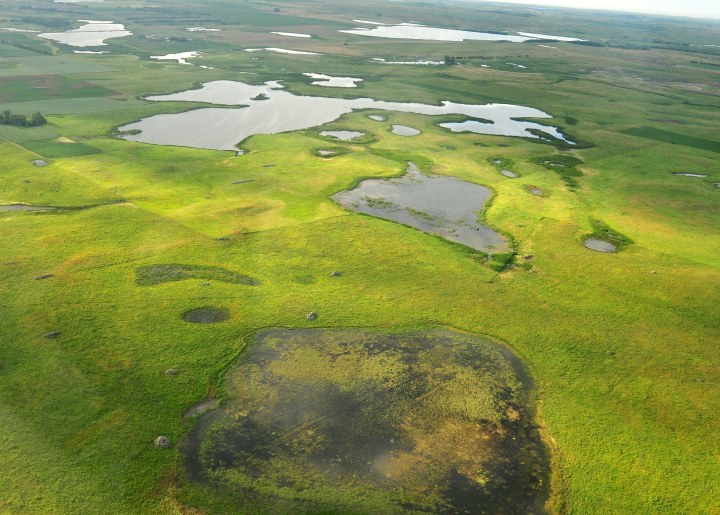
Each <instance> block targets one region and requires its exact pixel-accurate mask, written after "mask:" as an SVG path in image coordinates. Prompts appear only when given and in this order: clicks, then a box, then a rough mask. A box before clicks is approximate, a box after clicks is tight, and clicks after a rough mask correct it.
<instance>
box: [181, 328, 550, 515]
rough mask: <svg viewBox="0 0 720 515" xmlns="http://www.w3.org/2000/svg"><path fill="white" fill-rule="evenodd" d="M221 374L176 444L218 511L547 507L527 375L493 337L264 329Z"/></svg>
mask: <svg viewBox="0 0 720 515" xmlns="http://www.w3.org/2000/svg"><path fill="white" fill-rule="evenodd" d="M224 384H225V389H226V393H227V397H226V399H227V401H226V403H225V404H224V405H223V406H222V407H221V408H220V409H217V410H215V411H212V412H209V413H206V414H205V415H204V416H203V417H202V418H201V419H200V422H199V423H198V424H197V425H196V427H195V429H194V430H193V432H192V433H191V434H190V436H189V438H188V440H187V441H186V442H185V443H184V445H182V447H181V449H182V453H183V456H184V460H185V465H186V470H187V473H188V476H189V480H190V485H192V484H197V483H201V486H200V488H201V489H202V491H203V495H202V496H201V498H208V497H209V496H211V497H212V498H213V499H214V500H215V501H218V504H217V505H218V506H220V505H222V506H224V507H225V509H226V510H230V511H234V512H238V513H239V512H242V513H270V512H273V513H383V514H385V513H387V514H391V513H408V512H410V513H421V512H424V513H541V512H543V502H544V501H545V499H546V498H547V494H548V484H549V481H548V478H549V473H548V459H547V455H548V453H547V450H546V448H545V447H544V446H543V444H542V442H541V439H540V435H539V431H538V428H537V425H536V423H535V422H534V409H533V407H532V405H531V404H530V401H529V392H530V391H531V389H532V381H531V379H530V377H529V375H528V374H527V372H526V369H525V367H524V366H523V364H522V363H521V362H520V360H519V359H518V358H517V357H516V356H515V355H514V354H513V353H512V352H511V351H510V350H509V349H508V348H506V347H504V346H503V345H501V344H498V343H496V342H493V341H491V340H489V339H486V338H483V337H480V336H477V335H471V334H467V333H461V332H458V331H452V330H448V329H435V330H425V331H414V332H402V331H395V332H393V333H384V332H379V331H374V330H359V329H352V330H342V329H334V330H316V329H308V330H290V329H270V330H265V331H262V332H261V333H259V335H258V336H257V337H256V339H255V341H254V342H253V343H252V344H251V345H250V346H249V347H248V348H247V350H246V351H245V352H244V354H243V356H242V357H241V359H240V362H239V364H238V365H237V366H236V367H235V368H234V369H232V370H231V371H230V372H229V374H228V376H227V378H226V381H225V383H224ZM200 508H201V507H200Z"/></svg>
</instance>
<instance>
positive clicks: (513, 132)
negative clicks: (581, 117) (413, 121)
mask: <svg viewBox="0 0 720 515" xmlns="http://www.w3.org/2000/svg"><path fill="white" fill-rule="evenodd" d="M146 100H151V101H156V102H204V103H208V104H217V105H222V106H225V107H208V108H200V109H193V110H190V111H185V112H181V113H175V114H158V115H154V116H150V117H148V118H144V119H142V120H140V121H138V122H134V123H130V124H127V125H124V126H122V127H119V128H118V130H119V131H120V132H121V137H122V138H124V139H126V140H128V141H139V142H142V143H152V144H156V145H174V146H181V147H193V148H205V149H215V150H233V151H235V150H237V147H236V145H237V144H238V143H240V142H241V141H243V140H245V139H246V138H249V137H250V136H254V135H255V134H276V133H280V132H288V131H296V130H301V129H309V128H311V127H317V126H320V125H323V124H326V123H329V122H333V121H335V120H337V119H338V118H340V117H341V116H342V115H344V114H348V113H351V112H353V111H355V110H360V109H375V110H379V111H394V112H402V113H415V114H423V115H429V116H443V115H450V114H461V115H465V116H467V117H469V118H479V119H483V120H488V122H489V123H480V122H479V121H476V120H471V121H472V122H474V123H469V122H463V123H462V124H452V123H448V124H440V125H441V126H444V127H445V126H446V127H447V128H449V129H450V130H452V131H453V132H474V133H477V134H490V135H496V136H516V137H522V138H535V139H538V136H537V135H536V134H533V132H535V131H542V132H543V133H546V134H548V135H550V136H552V137H554V138H557V139H562V140H565V138H564V136H563V135H562V133H561V132H560V131H559V130H558V129H557V128H556V127H552V126H548V125H542V124H539V123H536V122H531V121H527V120H526V119H527V118H550V115H548V114H547V113H544V112H542V111H540V110H538V109H533V108H531V107H523V106H517V105H511V104H484V105H474V104H457V103H454V102H449V101H443V102H442V103H441V104H440V105H430V104H419V103H409V102H408V103H405V102H386V101H382V100H373V99H372V98H355V99H344V98H328V97H319V96H306V95H295V94H293V93H290V92H289V91H286V90H284V89H283V86H282V85H281V84H279V83H278V82H277V81H269V82H266V83H265V84H261V85H250V84H245V83H242V82H236V81H228V80H221V81H212V82H206V83H205V84H203V85H202V86H201V87H200V88H199V89H192V90H187V91H182V92H179V93H173V94H169V95H153V96H149V97H146ZM226 106H244V107H234V108H233V107H226ZM532 129H534V130H533V131H532V132H529V131H530V130H532ZM137 131H140V132H137ZM123 132H124V134H122V133H123Z"/></svg>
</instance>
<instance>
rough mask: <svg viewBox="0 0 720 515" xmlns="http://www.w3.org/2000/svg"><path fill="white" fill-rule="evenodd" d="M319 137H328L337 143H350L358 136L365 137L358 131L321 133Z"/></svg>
mask: <svg viewBox="0 0 720 515" xmlns="http://www.w3.org/2000/svg"><path fill="white" fill-rule="evenodd" d="M320 136H330V137H331V138H335V139H336V140H339V141H352V140H354V139H357V138H359V137H360V136H365V133H364V132H359V131H321V132H320Z"/></svg>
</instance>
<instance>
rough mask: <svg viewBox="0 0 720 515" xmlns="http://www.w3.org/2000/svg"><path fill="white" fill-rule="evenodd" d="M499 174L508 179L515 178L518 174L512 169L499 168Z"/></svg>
mask: <svg viewBox="0 0 720 515" xmlns="http://www.w3.org/2000/svg"><path fill="white" fill-rule="evenodd" d="M500 174H501V175H504V176H505V177H507V178H508V179H517V178H518V177H519V175H518V174H516V173H515V172H513V171H512V170H500Z"/></svg>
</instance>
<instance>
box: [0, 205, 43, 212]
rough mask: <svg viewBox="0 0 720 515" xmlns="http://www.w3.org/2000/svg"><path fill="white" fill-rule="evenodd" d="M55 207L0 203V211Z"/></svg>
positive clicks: (38, 209)
mask: <svg viewBox="0 0 720 515" xmlns="http://www.w3.org/2000/svg"><path fill="white" fill-rule="evenodd" d="M55 209H57V208H55V207H49V206H30V205H28V204H7V205H0V211H54V210H55Z"/></svg>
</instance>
